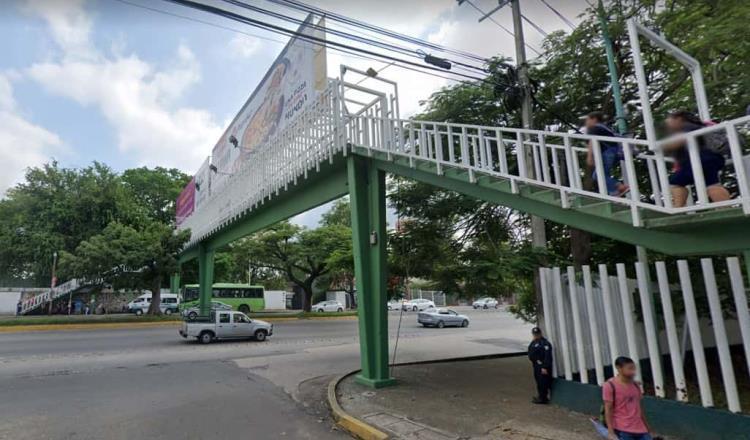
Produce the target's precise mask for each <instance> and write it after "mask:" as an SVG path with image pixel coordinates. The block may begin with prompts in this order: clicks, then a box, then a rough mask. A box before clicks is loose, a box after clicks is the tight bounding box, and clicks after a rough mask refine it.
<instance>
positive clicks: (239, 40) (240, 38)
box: [229, 34, 261, 58]
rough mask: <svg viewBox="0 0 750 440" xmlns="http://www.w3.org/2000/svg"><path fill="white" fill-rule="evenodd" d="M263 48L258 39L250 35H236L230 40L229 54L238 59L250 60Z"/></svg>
mask: <svg viewBox="0 0 750 440" xmlns="http://www.w3.org/2000/svg"><path fill="white" fill-rule="evenodd" d="M260 48H261V43H260V40H259V39H258V38H254V37H251V36H248V35H243V34H236V35H235V36H234V37H232V39H231V40H229V53H230V55H232V56H234V57H237V58H250V57H252V56H253V55H255V54H256V53H258V51H259V50H260Z"/></svg>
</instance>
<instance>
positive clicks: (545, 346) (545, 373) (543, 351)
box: [529, 327, 552, 405]
mask: <svg viewBox="0 0 750 440" xmlns="http://www.w3.org/2000/svg"><path fill="white" fill-rule="evenodd" d="M531 335H532V336H533V337H534V339H533V340H532V341H531V344H529V360H530V361H531V365H532V368H533V369H534V380H535V381H536V391H537V396H536V397H534V398H533V399H532V400H531V401H532V402H533V403H537V404H540V405H544V404H547V403H549V391H550V388H552V344H550V343H549V341H548V340H547V339H545V338H544V336H542V329H540V328H539V327H534V328H532V329H531Z"/></svg>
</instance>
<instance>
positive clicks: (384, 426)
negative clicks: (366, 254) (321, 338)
mask: <svg viewBox="0 0 750 440" xmlns="http://www.w3.org/2000/svg"><path fill="white" fill-rule="evenodd" d="M394 375H395V377H396V379H397V380H398V385H397V386H395V387H390V388H384V389H379V390H372V389H370V388H366V387H363V386H361V385H359V384H356V383H355V382H354V377H353V376H349V377H347V378H346V379H345V380H343V381H342V382H341V383H340V384H339V386H338V390H337V397H338V402H339V404H340V405H341V406H342V407H343V409H344V410H345V411H346V412H348V413H349V414H351V415H352V416H354V417H356V418H359V419H361V420H364V421H366V422H367V423H369V424H371V425H373V426H375V427H377V428H378V429H380V430H382V431H383V432H385V433H387V434H390V435H391V438H396V439H409V440H412V439H415V440H416V439H431V440H442V439H483V440H484V439H486V440H489V439H502V440H595V439H598V438H599V437H598V436H596V435H595V434H594V431H593V429H592V427H591V423H590V422H589V420H588V417H587V416H585V415H583V414H579V413H574V412H571V411H568V410H565V409H562V408H558V407H555V406H552V405H546V406H545V405H534V404H532V403H531V397H532V395H533V394H534V390H535V388H534V381H533V378H532V375H531V368H530V367H529V362H528V360H527V359H526V357H525V356H522V357H511V358H500V359H486V360H477V361H463V362H446V363H434V364H421V365H408V366H400V367H396V370H395V374H394Z"/></svg>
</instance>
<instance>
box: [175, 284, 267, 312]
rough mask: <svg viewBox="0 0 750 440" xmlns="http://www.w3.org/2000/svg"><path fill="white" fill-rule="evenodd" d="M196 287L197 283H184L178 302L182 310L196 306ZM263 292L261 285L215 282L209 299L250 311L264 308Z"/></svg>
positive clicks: (197, 293)
mask: <svg viewBox="0 0 750 440" xmlns="http://www.w3.org/2000/svg"><path fill="white" fill-rule="evenodd" d="M198 287H199V286H198V284H186V285H185V287H184V288H183V289H182V303H181V304H180V308H181V309H182V310H187V309H189V308H191V307H198V298H199V296H200V294H199V290H198ZM264 293H265V289H263V286H251V285H250V284H232V283H215V284H214V288H213V294H212V295H211V299H212V300H216V301H220V302H223V303H224V304H227V305H230V306H232V309H233V310H237V311H240V312H242V313H250V312H258V311H261V310H263V309H265V308H266V301H265V300H264V299H263V294H264Z"/></svg>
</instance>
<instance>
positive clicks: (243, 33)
mask: <svg viewBox="0 0 750 440" xmlns="http://www.w3.org/2000/svg"><path fill="white" fill-rule="evenodd" d="M114 1H117V2H120V3H123V4H126V5H129V6H133V7H136V8H139V9H144V10H148V11H151V12H155V13H158V14H162V15H168V16H171V17H175V18H180V19H183V20H188V21H191V22H195V23H200V24H205V25H208V26H211V27H215V28H218V29H223V30H227V31H230V32H235V33H237V34H242V35H246V36H249V37H254V38H259V39H262V40H267V41H271V42H274V43H279V44H286V42H285V41H281V40H276V39H273V38H269V37H266V36H263V35H258V34H253V33H250V32H244V31H241V30H239V29H235V28H231V27H229V26H223V25H220V24H217V23H212V22H210V21H205V20H200V19H197V18H193V17H189V16H187V15H182V14H177V13H173V12H170V11H165V10H162V9H158V8H153V7H149V6H145V5H141V4H138V3H134V2H130V1H128V0H114ZM329 49H331V50H334V51H337V52H341V53H343V54H345V55H348V56H351V57H354V58H358V59H361V60H370V61H377V62H382V60H379V59H377V58H374V57H370V56H363V55H360V54H357V53H356V52H353V51H349V50H345V49H341V48H336V47H329ZM388 66H395V67H398V68H401V69H405V70H409V71H412V72H417V73H421V74H423V75H429V76H433V77H436V78H441V79H445V80H448V81H454V82H459V83H469V82H468V81H463V80H459V79H456V78H451V77H449V76H445V75H440V74H438V73H435V72H425V71H423V70H420V69H418V68H414V67H409V66H402V65H400V64H397V63H395V62H391V63H389V64H387V65H386V66H385V67H388ZM385 67H383V68H381V69H380V70H379V71H378V72H380V71H382V70H383V69H384V68H385Z"/></svg>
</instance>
